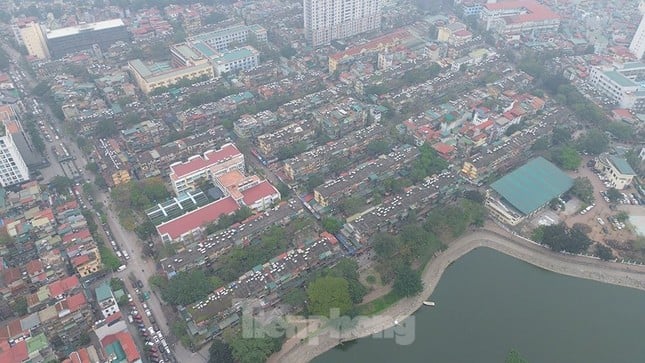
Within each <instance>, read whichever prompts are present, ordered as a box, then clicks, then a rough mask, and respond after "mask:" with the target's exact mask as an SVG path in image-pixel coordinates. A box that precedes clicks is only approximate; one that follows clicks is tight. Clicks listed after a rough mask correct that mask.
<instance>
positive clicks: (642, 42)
mask: <svg viewBox="0 0 645 363" xmlns="http://www.w3.org/2000/svg"><path fill="white" fill-rule="evenodd" d="M638 10H639V11H640V13H641V15H644V16H642V17H641V22H640V24H639V25H638V28H637V29H636V33H635V34H634V37H633V38H632V41H631V43H629V50H630V51H631V52H632V53H634V55H635V56H636V58H638V59H642V58H643V55H645V1H641V2H640V5H639V6H638Z"/></svg>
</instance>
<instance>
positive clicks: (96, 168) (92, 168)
mask: <svg viewBox="0 0 645 363" xmlns="http://www.w3.org/2000/svg"><path fill="white" fill-rule="evenodd" d="M85 170H87V171H90V172H92V173H94V174H97V173H98V172H99V164H97V163H95V162H90V163H87V164H86V165H85Z"/></svg>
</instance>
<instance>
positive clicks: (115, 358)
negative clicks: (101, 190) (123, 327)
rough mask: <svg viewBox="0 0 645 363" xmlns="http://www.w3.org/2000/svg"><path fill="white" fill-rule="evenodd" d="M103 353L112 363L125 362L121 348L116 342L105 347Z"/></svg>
mask: <svg viewBox="0 0 645 363" xmlns="http://www.w3.org/2000/svg"><path fill="white" fill-rule="evenodd" d="M105 353H107V355H108V357H110V359H111V361H112V363H120V362H127V359H126V355H125V352H124V351H123V347H122V346H121V343H120V342H119V341H118V340H115V341H114V343H112V344H109V345H107V346H106V347H105Z"/></svg>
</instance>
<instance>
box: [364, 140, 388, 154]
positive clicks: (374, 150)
mask: <svg viewBox="0 0 645 363" xmlns="http://www.w3.org/2000/svg"><path fill="white" fill-rule="evenodd" d="M389 151H390V145H389V144H388V143H387V141H385V140H374V141H370V143H369V144H367V153H368V154H369V155H371V156H377V155H383V154H387V153H388V152H389Z"/></svg>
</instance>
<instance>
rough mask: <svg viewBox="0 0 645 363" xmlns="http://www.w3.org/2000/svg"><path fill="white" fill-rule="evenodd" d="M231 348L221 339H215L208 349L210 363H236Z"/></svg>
mask: <svg viewBox="0 0 645 363" xmlns="http://www.w3.org/2000/svg"><path fill="white" fill-rule="evenodd" d="M234 362H235V359H233V350H232V349H231V346H230V345H228V344H227V343H224V342H223V341H221V340H219V339H214V340H213V343H212V344H211V346H210V348H208V363H234Z"/></svg>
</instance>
